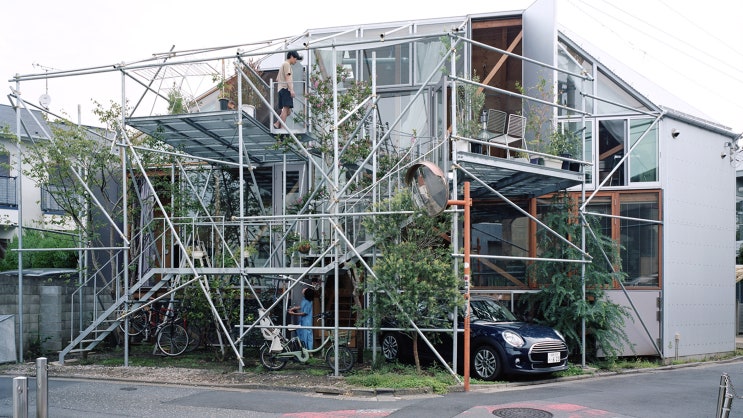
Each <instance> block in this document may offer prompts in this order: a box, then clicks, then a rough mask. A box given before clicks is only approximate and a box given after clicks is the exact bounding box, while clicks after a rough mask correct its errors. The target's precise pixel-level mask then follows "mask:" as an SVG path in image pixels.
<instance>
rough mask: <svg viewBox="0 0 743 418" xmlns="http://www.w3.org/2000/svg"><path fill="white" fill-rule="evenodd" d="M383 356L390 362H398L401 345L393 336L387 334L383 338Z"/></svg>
mask: <svg viewBox="0 0 743 418" xmlns="http://www.w3.org/2000/svg"><path fill="white" fill-rule="evenodd" d="M382 355H383V356H384V358H385V359H386V360H388V361H392V360H397V359H398V358H399V356H400V344H399V342H398V341H397V337H396V336H394V335H392V334H385V335H384V337H382Z"/></svg>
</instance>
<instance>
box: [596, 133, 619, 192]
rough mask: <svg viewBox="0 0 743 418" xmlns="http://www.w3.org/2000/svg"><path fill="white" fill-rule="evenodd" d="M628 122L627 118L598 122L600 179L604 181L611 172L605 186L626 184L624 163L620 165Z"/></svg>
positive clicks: (597, 144)
mask: <svg viewBox="0 0 743 418" xmlns="http://www.w3.org/2000/svg"><path fill="white" fill-rule="evenodd" d="M626 123H627V121H626V120H625V119H613V120H600V121H599V123H598V125H599V131H598V142H597V143H596V146H597V147H598V153H599V158H598V173H599V181H600V182H603V181H604V180H605V179H606V178H607V177H608V176H609V174H610V173H611V178H610V179H609V180H608V181H607V182H606V183H604V185H605V186H624V185H625V180H624V179H625V176H624V164H621V165H620V162H621V161H622V157H624V153H625V142H626V141H625V138H626ZM617 167H618V168H617ZM615 168H616V170H614V169H615ZM612 171H613V172H612Z"/></svg>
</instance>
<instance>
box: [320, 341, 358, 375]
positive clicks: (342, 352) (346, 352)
mask: <svg viewBox="0 0 743 418" xmlns="http://www.w3.org/2000/svg"><path fill="white" fill-rule="evenodd" d="M354 361H355V359H354V358H353V352H352V351H351V349H350V348H348V347H346V346H345V345H344V346H339V347H338V372H340V373H343V372H347V371H349V370H351V369H352V368H353V363H354ZM325 363H327V364H328V366H329V367H330V368H331V369H335V347H330V348H329V349H328V352H327V353H325Z"/></svg>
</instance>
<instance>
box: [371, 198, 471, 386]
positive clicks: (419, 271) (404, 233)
mask: <svg viewBox="0 0 743 418" xmlns="http://www.w3.org/2000/svg"><path fill="white" fill-rule="evenodd" d="M378 206H379V207H378V208H377V210H379V211H381V210H386V211H390V212H400V213H395V214H390V215H375V216H373V217H372V216H370V217H367V218H366V219H365V220H364V226H365V227H366V228H367V230H368V231H369V232H371V233H372V234H373V235H374V241H375V243H376V244H377V246H378V248H379V250H380V252H381V257H379V258H378V259H377V260H376V262H375V263H374V275H368V276H367V278H366V286H367V291H368V292H369V293H370V294H371V295H373V296H372V299H371V302H370V304H369V306H368V307H367V308H366V309H365V310H364V311H363V312H362V315H361V317H362V319H364V320H371V322H372V326H373V328H374V330H375V331H378V330H379V328H381V324H382V317H381V316H380V313H384V315H385V316H386V319H389V320H392V321H394V322H396V323H398V324H400V326H402V327H407V326H409V325H410V322H411V321H412V322H415V324H416V325H417V326H418V327H419V328H432V327H436V328H438V327H441V326H442V324H441V318H446V316H447V314H448V313H450V312H452V311H453V309H454V307H456V306H463V301H464V299H463V297H462V293H461V291H460V289H459V284H460V281H459V280H458V278H457V276H456V275H455V274H454V271H453V267H452V263H451V259H452V258H451V248H450V245H449V238H448V236H447V231H449V229H450V222H451V219H450V216H449V215H448V214H442V215H439V216H436V217H430V216H428V215H427V214H426V213H425V212H424V211H423V210H421V209H417V210H415V212H414V214H412V215H411V214H409V213H404V212H402V211H411V210H414V205H413V201H412V197H411V195H410V192H409V191H407V190H404V191H399V192H398V193H396V194H395V195H394V196H393V197H391V198H390V199H388V200H386V201H383V202H380V203H379V204H378ZM408 332H409V333H410V337H411V338H412V341H413V354H414V358H415V364H416V367H417V369H418V371H420V359H419V357H418V333H417V332H416V331H415V330H414V329H410V330H409V331H408Z"/></svg>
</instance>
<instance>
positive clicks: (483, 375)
mask: <svg viewBox="0 0 743 418" xmlns="http://www.w3.org/2000/svg"><path fill="white" fill-rule="evenodd" d="M501 369H502V368H501V364H500V357H498V352H497V351H496V350H495V349H494V348H493V347H490V346H488V345H484V346H481V347H479V348H478V349H477V350H476V351H475V355H474V356H473V358H472V371H473V372H474V374H475V376H477V378H478V379H482V380H495V379H497V378H498V376H500V374H501V371H502V370H501Z"/></svg>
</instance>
